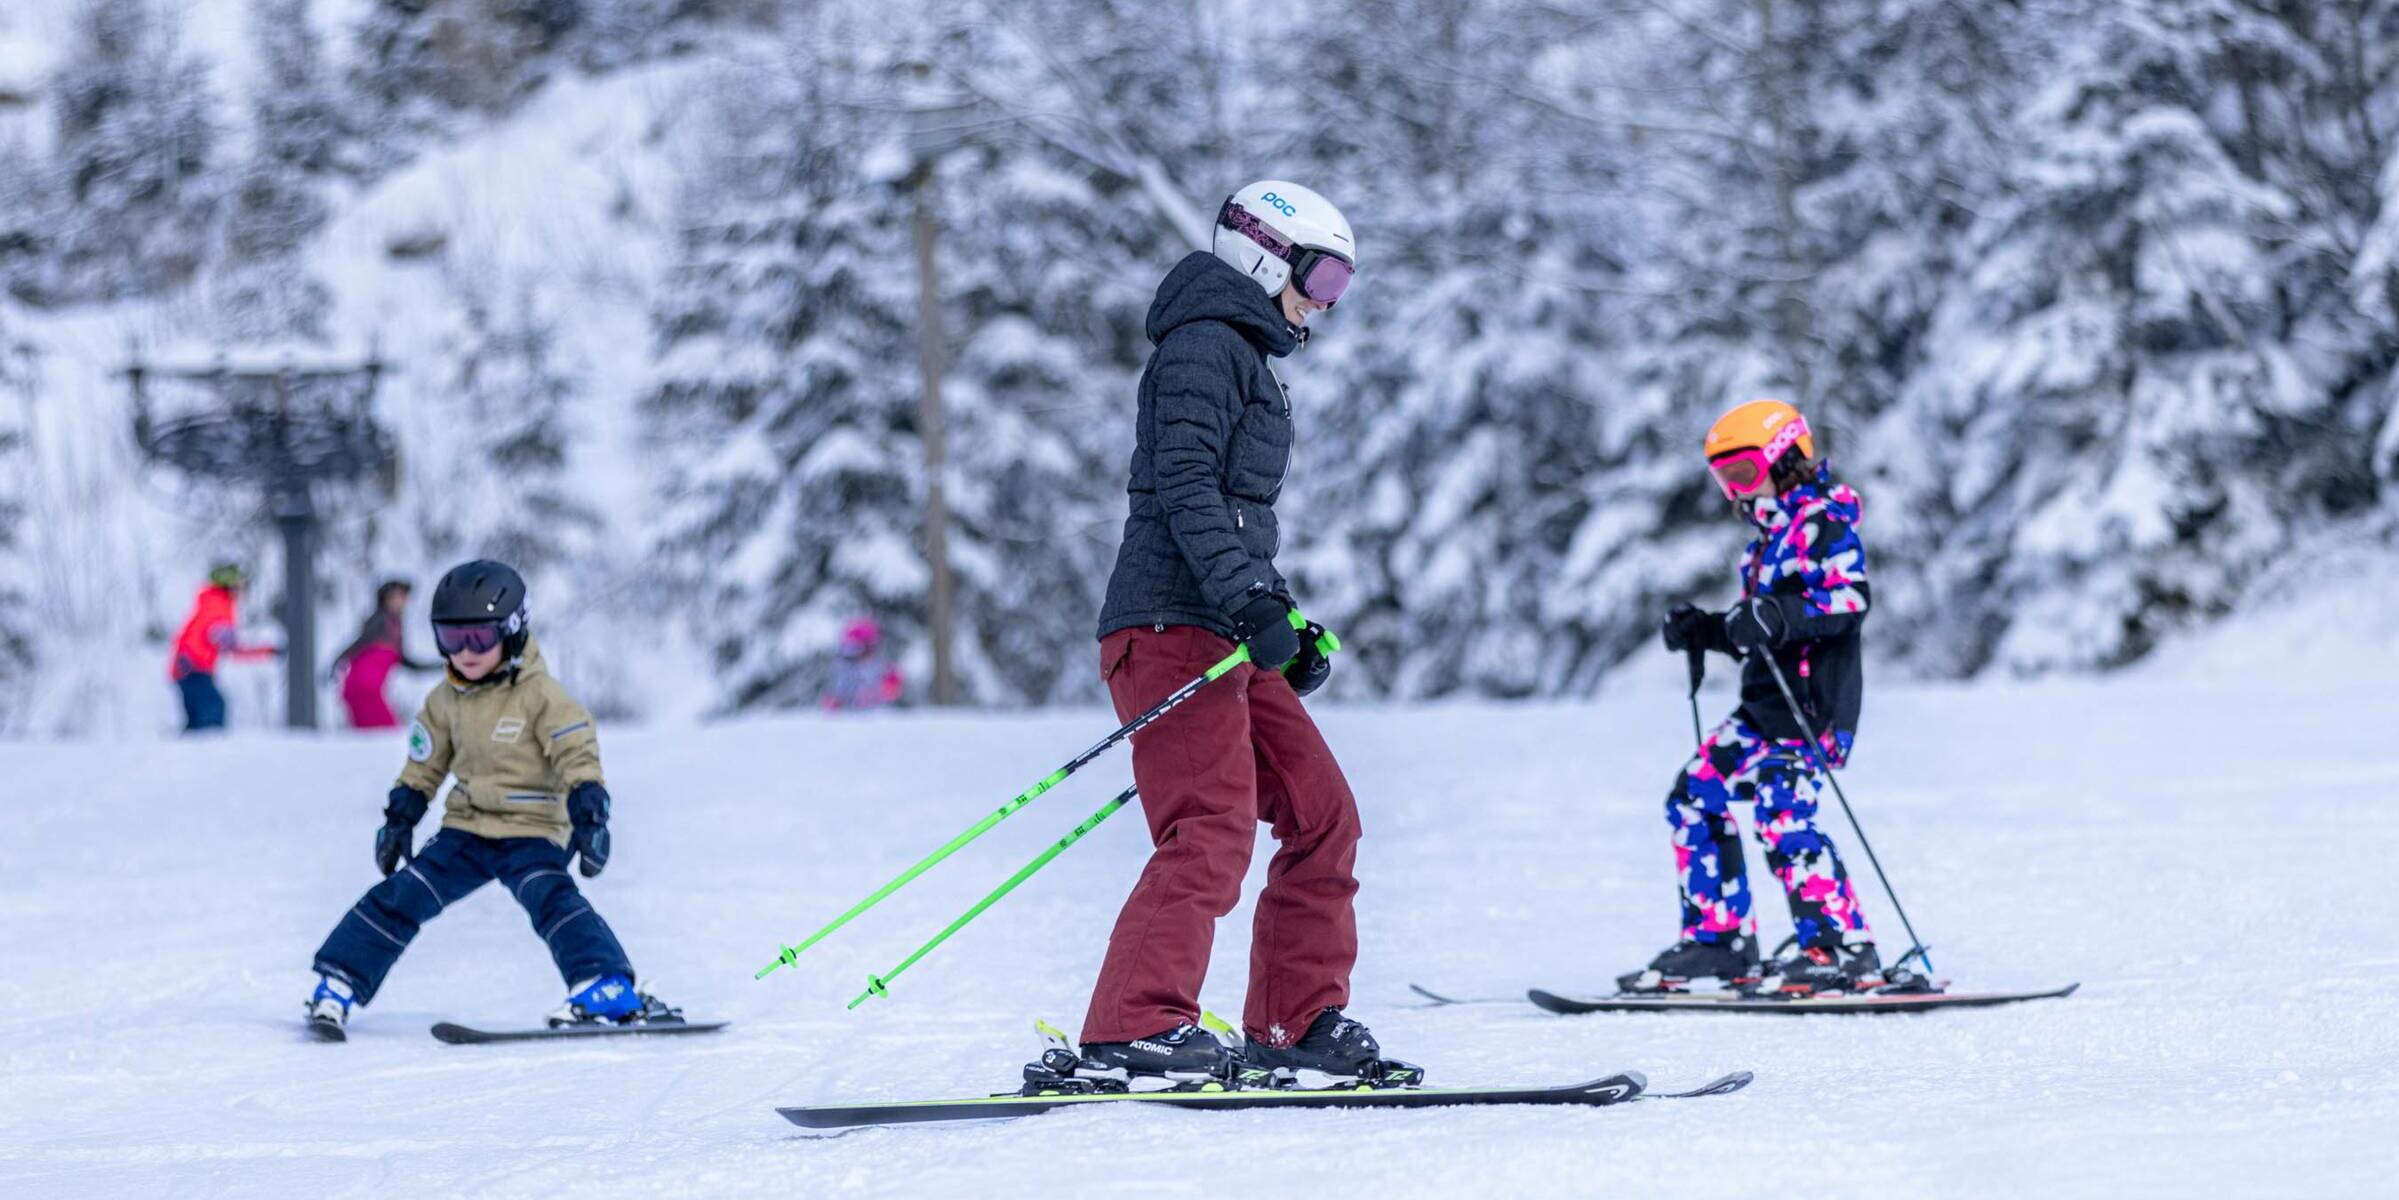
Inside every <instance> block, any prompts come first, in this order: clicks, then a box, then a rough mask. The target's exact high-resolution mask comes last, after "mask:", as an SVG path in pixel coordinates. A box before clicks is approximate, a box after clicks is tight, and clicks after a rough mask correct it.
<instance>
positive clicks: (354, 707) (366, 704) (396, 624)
mask: <svg viewBox="0 0 2399 1200" xmlns="http://www.w3.org/2000/svg"><path fill="white" fill-rule="evenodd" d="M414 591H415V589H414V588H412V587H411V586H410V585H409V582H408V581H407V580H405V579H386V580H384V581H383V583H382V584H381V585H380V586H378V587H377V588H376V589H375V608H374V611H372V612H370V613H368V614H367V619H366V621H365V623H364V624H362V625H360V626H359V627H358V636H357V637H355V638H352V639H350V644H349V645H347V646H344V647H342V652H341V653H339V654H337V655H334V656H333V674H334V677H335V678H337V679H339V680H340V681H341V690H342V706H343V707H344V708H347V709H349V710H350V727H351V728H352V729H398V728H399V727H400V715H399V714H398V713H395V712H393V711H392V706H391V702H390V701H389V700H386V699H385V698H384V696H383V683H384V680H386V679H388V678H390V677H391V673H392V668H393V667H406V668H408V669H409V670H411V671H438V670H440V669H441V663H439V662H437V661H434V660H431V659H425V660H419V659H414V658H410V657H408V649H407V647H406V645H404V644H403V643H404V640H405V639H404V638H403V637H402V634H401V630H402V628H403V624H402V618H403V617H404V616H405V615H406V614H407V612H408V597H409V596H410V595H411V594H412V593H413V592H414Z"/></svg>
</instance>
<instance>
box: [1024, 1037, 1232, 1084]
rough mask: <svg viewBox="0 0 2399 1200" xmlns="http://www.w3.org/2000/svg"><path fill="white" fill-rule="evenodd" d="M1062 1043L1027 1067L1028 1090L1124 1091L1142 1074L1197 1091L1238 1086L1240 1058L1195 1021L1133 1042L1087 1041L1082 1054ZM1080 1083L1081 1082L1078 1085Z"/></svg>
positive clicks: (1061, 1040) (1059, 1040)
mask: <svg viewBox="0 0 2399 1200" xmlns="http://www.w3.org/2000/svg"><path fill="white" fill-rule="evenodd" d="M1052 1040H1053V1041H1056V1042H1058V1043H1059V1044H1058V1045H1057V1046H1056V1047H1054V1048H1052V1049H1051V1050H1050V1051H1049V1052H1048V1053H1046V1054H1043V1055H1042V1056H1041V1061H1040V1062H1037V1063H1033V1064H1030V1065H1028V1066H1027V1067H1026V1068H1025V1093H1026V1094H1027V1095H1039V1094H1041V1093H1040V1092H1039V1091H1037V1090H1036V1089H1037V1088H1038V1087H1045V1086H1051V1085H1062V1086H1057V1087H1055V1088H1054V1089H1053V1090H1064V1091H1068V1092H1075V1091H1101V1092H1122V1091H1127V1090H1130V1088H1131V1086H1132V1081H1133V1080H1134V1079H1137V1078H1148V1079H1165V1080H1169V1081H1171V1082H1172V1083H1174V1084H1176V1085H1177V1086H1181V1087H1189V1088H1192V1089H1195V1090H1202V1089H1209V1088H1210V1085H1214V1086H1215V1087H1230V1086H1233V1085H1234V1083H1235V1082H1236V1080H1237V1077H1238V1075H1239V1073H1240V1066H1241V1063H1240V1059H1239V1057H1238V1056H1236V1055H1235V1054H1234V1053H1233V1048H1232V1047H1230V1046H1227V1045H1225V1044H1224V1043H1223V1042H1221V1041H1218V1040H1217V1038H1216V1035H1215V1034H1213V1033H1210V1032H1208V1031H1207V1030H1205V1029H1202V1028H1200V1027H1199V1026H1197V1025H1194V1024H1191V1023H1190V1022H1184V1023H1183V1024H1181V1025H1177V1026H1175V1027H1174V1028H1172V1029H1169V1030H1167V1031H1165V1032H1164V1033H1153V1034H1151V1035H1150V1036H1148V1037H1143V1038H1134V1039H1133V1040H1132V1041H1129V1042H1085V1043H1084V1044H1083V1048H1082V1051H1081V1053H1076V1052H1075V1051H1073V1050H1071V1049H1069V1048H1067V1046H1066V1045H1065V1039H1064V1037H1063V1036H1062V1035H1059V1036H1053V1038H1052ZM1077 1084H1080V1085H1081V1086H1075V1085H1077Z"/></svg>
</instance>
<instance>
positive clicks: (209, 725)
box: [167, 563, 282, 733]
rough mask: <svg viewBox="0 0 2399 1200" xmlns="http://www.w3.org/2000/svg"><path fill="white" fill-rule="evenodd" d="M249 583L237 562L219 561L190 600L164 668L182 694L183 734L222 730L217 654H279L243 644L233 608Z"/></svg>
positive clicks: (252, 656) (270, 648) (268, 648)
mask: <svg viewBox="0 0 2399 1200" xmlns="http://www.w3.org/2000/svg"><path fill="white" fill-rule="evenodd" d="M249 584H250V573H249V572H248V571H245V570H243V569H242V568H241V567H240V566H239V565H237V564H234V563H218V564H217V565H216V566H214V567H211V568H209V572H208V585H207V586H206V587H203V588H201V589H200V595H199V597H198V598H197V599H195V600H193V601H192V615H191V617H190V619H189V620H186V621H185V622H184V623H183V632H181V633H178V634H176V635H175V659H174V661H173V662H172V663H170V664H168V667H167V677H168V678H169V679H172V680H174V681H175V687H176V690H178V691H180V692H182V693H183V731H184V732H185V733H197V732H199V731H200V730H203V729H223V728H224V727H225V693H223V692H221V691H218V690H217V678H216V671H217V656H218V655H220V654H229V655H232V656H233V657H235V658H248V659H256V658H273V657H275V656H276V655H278V654H281V653H282V651H281V650H279V649H277V648H276V647H273V646H254V645H244V644H243V643H242V640H241V630H240V619H239V618H238V617H237V616H236V615H235V610H236V607H237V606H238V605H239V604H240V603H241V596H242V589H243V588H245V587H248V586H249Z"/></svg>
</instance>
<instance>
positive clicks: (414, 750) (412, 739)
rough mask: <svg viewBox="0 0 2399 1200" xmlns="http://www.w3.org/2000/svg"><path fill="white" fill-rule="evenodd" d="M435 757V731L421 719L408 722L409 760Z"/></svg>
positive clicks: (419, 760)
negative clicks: (428, 727)
mask: <svg viewBox="0 0 2399 1200" xmlns="http://www.w3.org/2000/svg"><path fill="white" fill-rule="evenodd" d="M431 757H433V733H432V731H430V730H428V729H426V728H425V723H424V722H423V721H421V720H419V721H410V722H409V723H408V761H410V762H423V761H425V760H426V759H428V758H431Z"/></svg>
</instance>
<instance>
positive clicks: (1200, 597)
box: [1078, 180, 1413, 1080]
mask: <svg viewBox="0 0 2399 1200" xmlns="http://www.w3.org/2000/svg"><path fill="white" fill-rule="evenodd" d="M1356 262H1357V251H1356V244H1355V242H1354V241H1353V240H1352V237H1351V234H1350V227H1349V222H1348V221H1347V220H1345V219H1343V217H1342V215H1341V213H1340V212H1339V211H1338V210H1337V209H1335V208H1334V207H1333V206H1332V205H1331V204H1330V203H1328V202H1327V201H1326V200H1325V199H1324V197H1322V196H1319V195H1317V194H1316V193H1315V192H1312V191H1310V190H1308V189H1307V188H1304V187H1300V186H1297V185H1295V184H1291V183H1285V182H1280V181H1276V180H1266V181H1262V182H1259V183H1253V184H1251V185H1249V186H1248V187H1245V188H1243V189H1241V190H1240V191H1239V192H1236V193H1234V194H1233V195H1232V196H1231V197H1229V198H1227V199H1226V200H1225V202H1224V204H1223V206H1222V207H1221V208H1220V209H1219V210H1218V212H1217V218H1216V230H1215V235H1214V244H1213V248H1212V251H1210V252H1194V253H1193V254H1191V255H1189V256H1188V257H1186V258H1184V259H1183V261H1182V262H1180V263H1178V264H1176V266H1175V267H1174V269H1173V270H1172V271H1171V272H1169V273H1168V275H1167V276H1166V279H1165V282H1163V283H1161V284H1160V285H1159V287H1158V294H1157V298H1156V300H1155V301H1153V302H1152V304H1151V305H1150V310H1149V318H1148V321H1147V332H1148V334H1149V338H1150V341H1151V342H1152V343H1153V344H1154V345H1155V347H1156V349H1155V350H1154V351H1153V352H1152V354H1151V355H1150V361H1149V366H1148V368H1147V369H1146V370H1145V371H1144V372H1143V373H1142V377H1141V385H1140V393H1139V407H1138V413H1137V416H1136V425H1135V427H1134V449H1133V459H1132V469H1131V479H1130V482H1129V483H1128V484H1127V487H1126V491H1127V493H1128V495H1129V501H1130V513H1129V515H1128V516H1127V517H1126V519H1125V526H1124V541H1123V544H1122V545H1121V546H1120V548H1119V549H1118V551H1117V557H1116V567H1115V570H1114V572H1113V574H1112V575H1111V576H1110V577H1109V580H1108V594H1107V599H1106V602H1105V604H1104V606H1103V607H1102V609H1101V612H1100V622H1099V633H1100V677H1101V678H1102V679H1103V680H1104V681H1106V683H1107V685H1108V694H1109V697H1110V698H1111V699H1112V700H1113V701H1114V703H1115V706H1116V711H1117V715H1118V717H1119V719H1123V720H1130V719H1131V718H1132V717H1133V716H1134V715H1136V714H1138V713H1140V712H1142V711H1143V710H1145V709H1148V708H1149V707H1151V706H1152V705H1154V704H1156V703H1157V702H1158V701H1160V700H1162V699H1164V698H1165V697H1166V696H1167V695H1168V694H1169V693H1171V692H1173V691H1174V690H1175V689H1177V688H1179V687H1181V686H1182V685H1183V684H1185V683H1188V682H1189V681H1191V680H1192V679H1193V678H1195V677H1197V676H1198V675H1200V674H1201V673H1203V672H1205V671H1206V670H1207V669H1208V668H1209V667H1211V666H1213V665H1214V664H1215V663H1217V662H1219V661H1220V660H1222V659H1223V658H1225V657H1226V656H1227V655H1229V654H1231V653H1232V651H1233V647H1234V645H1235V644H1236V643H1239V644H1243V645H1246V646H1248V647H1249V662H1247V663H1244V664H1243V665H1241V666H1239V667H1237V668H1235V669H1234V670H1233V672H1231V673H1230V674H1228V675H1226V676H1224V677H1223V678H1221V679H1219V680H1217V681H1216V682H1214V683H1211V684H1209V685H1208V686H1206V687H1205V688H1203V689H1201V690H1200V691H1199V692H1198V694H1196V695H1195V696H1193V697H1192V698H1191V699H1190V700H1189V701H1188V702H1186V703H1185V704H1184V705H1183V706H1182V707H1181V708H1179V709H1177V710H1176V711H1175V712H1173V713H1172V714H1170V715H1168V716H1167V717H1165V718H1164V719H1162V720H1160V721H1159V722H1158V723H1157V724H1155V725H1153V726H1151V727H1150V728H1148V729H1146V730H1143V731H1142V732H1140V733H1136V734H1134V735H1133V779H1134V782H1135V783H1137V784H1138V785H1140V788H1141V803H1142V808H1143V811H1144V813H1145V815H1146V816H1147V818H1148V821H1149V828H1150V837H1151V840H1152V842H1153V844H1154V845H1155V846H1156V849H1155V851H1154V852H1153V853H1152V854H1151V856H1150V860H1149V865H1148V866H1147V867H1145V868H1144V869H1143V871H1142V874H1141V881H1140V883H1139V884H1137V885H1136V886H1135V887H1134V889H1133V894H1132V896H1131V898H1130V899H1128V900H1126V901H1125V906H1124V910H1123V912H1122V914H1121V915H1119V916H1118V918H1117V921H1116V927H1115V930H1114V932H1113V933H1111V934H1110V936H1109V939H1108V953H1107V957H1106V959H1105V961H1104V962H1103V963H1102V965H1101V967H1100V973H1099V979H1098V981H1097V983H1096V984H1095V985H1094V987H1093V989H1092V996H1091V1008H1090V1011H1089V1012H1088V1013H1087V1014H1086V1016H1085V1017H1084V1021H1083V1031H1082V1047H1081V1062H1080V1066H1079V1067H1078V1071H1079V1073H1082V1074H1086V1075H1093V1076H1101V1077H1113V1078H1117V1079H1124V1078H1127V1077H1130V1076H1135V1075H1140V1076H1167V1077H1173V1078H1183V1079H1195V1078H1199V1077H1218V1078H1222V1077H1228V1076H1230V1075H1231V1074H1232V1073H1233V1072H1234V1071H1236V1070H1239V1069H1244V1068H1247V1069H1254V1070H1260V1071H1272V1070H1275V1069H1278V1068H1289V1069H1291V1070H1293V1071H1298V1070H1301V1069H1306V1070H1310V1071H1315V1072H1322V1073H1324V1074H1327V1075H1331V1076H1336V1077H1348V1078H1357V1077H1370V1078H1376V1079H1383V1080H1391V1079H1395V1078H1400V1076H1399V1075H1398V1074H1397V1070H1399V1069H1405V1070H1409V1071H1413V1068H1407V1067H1406V1066H1405V1064H1388V1063H1385V1062H1384V1060H1383V1059H1382V1057H1381V1052H1380V1050H1379V1049H1378V1048H1377V1047H1376V1045H1375V1040H1374V1038H1373V1036H1372V1035H1371V1034H1369V1033H1368V1032H1367V1030H1366V1027H1365V1026H1363V1025H1361V1024H1359V1023H1358V1022H1356V1021H1354V1020H1350V1019H1348V1018H1346V1017H1344V1016H1343V1015H1342V1011H1341V1010H1342V1007H1343V1006H1344V1005H1346V1004H1347V1003H1348V1002H1349V973H1350V967H1351V965H1352V963H1353V962H1355V960H1356V958H1357V952H1358V933H1357V919H1356V916H1355V914H1354V912H1353V911H1352V901H1353V899H1354V897H1355V895H1356V893H1357V889H1358V884H1357V880H1356V879H1355V877H1354V876H1353V875H1352V865H1353V863H1354V862H1355V860H1356V857H1357V842H1358V832H1359V825H1358V806H1357V801H1356V799H1355V798H1354V797H1353V796H1352V795H1351V794H1350V789H1349V783H1348V781H1347V780H1345V779H1344V778H1343V777H1342V774H1341V768H1340V766H1339V764H1337V763H1335V762H1334V761H1333V753H1332V751H1331V750H1330V749H1329V748H1327V747H1326V745H1325V742H1324V738H1323V736H1322V735H1320V734H1319V733H1318V732H1317V730H1316V725H1315V723H1314V722H1313V721H1311V720H1310V719H1309V717H1308V711H1307V709H1305V708H1304V707H1302V706H1301V705H1300V702H1299V698H1300V696H1302V695H1305V694H1307V693H1308V692H1311V691H1314V690H1315V689H1316V688H1317V687H1318V686H1320V685H1321V684H1322V683H1323V682H1324V680H1325V677H1326V676H1327V675H1328V674H1329V673H1330V672H1331V669H1332V665H1331V663H1330V661H1329V660H1327V659H1326V658H1325V657H1324V656H1323V655H1322V654H1321V653H1318V652H1317V651H1316V648H1315V646H1314V643H1313V639H1312V638H1311V639H1310V640H1309V641H1308V643H1307V644H1305V645H1303V643H1302V639H1301V637H1300V636H1299V634H1298V632H1297V631H1295V629H1294V627H1293V624H1294V617H1293V611H1294V605H1293V601H1292V598H1291V590H1290V587H1289V585H1287V584H1286V583H1285V582H1284V579H1283V576H1282V575H1281V573H1280V572H1278V571H1276V570H1275V565H1274V555H1275V550H1276V548H1277V547H1278V546H1279V545H1280V544H1281V537H1280V534H1279V530H1278V525H1277V520H1276V515H1275V510H1274V503H1275V499H1276V497H1277V496H1278V495H1280V494H1281V492H1282V488H1283V475H1284V471H1285V469H1286V468H1287V467H1288V466H1289V464H1290V459H1291V444H1292V419H1291V401H1290V397H1289V395H1288V393H1287V392H1286V391H1285V389H1284V388H1283V385H1282V382H1281V380H1280V379H1279V378H1278V377H1277V376H1276V374H1275V371H1274V368H1273V365H1272V361H1273V360H1274V359H1276V358H1280V357H1283V356H1285V355H1288V354H1290V353H1291V352H1292V351H1293V350H1296V349H1298V348H1299V347H1300V345H1302V344H1303V343H1304V342H1305V341H1306V339H1307V323H1308V319H1309V318H1310V317H1312V316H1314V315H1315V314H1317V313H1319V312H1323V311H1325V310H1327V309H1330V308H1331V307H1333V304H1334V303H1335V302H1336V301H1338V300H1339V299H1340V298H1341V294H1342V292H1343V290H1344V289H1345V288H1347V287H1348V285H1349V280H1350V276H1351V273H1352V271H1353V270H1354V269H1355V265H1356ZM1261 821H1264V822H1267V823H1269V824H1270V825H1271V826H1272V827H1273V830H1274V835H1275V838H1276V840H1277V841H1278V842H1280V843H1281V848H1280V849H1279V850H1277V851H1276V853H1275V856H1274V860H1273V863H1272V865H1271V866H1270V867H1269V868H1268V871H1267V878H1266V888H1265V891H1264V892H1263V893H1262V894H1261V895H1260V896H1259V897H1258V911H1257V920H1256V923H1255V925H1254V927H1253V933H1252V935H1251V942H1250V976H1249V997H1248V1000H1247V1003H1246V1006H1245V1008H1244V1009H1243V1025H1244V1027H1245V1032H1246V1034H1247V1038H1248V1040H1247V1044H1246V1046H1244V1047H1242V1048H1241V1049H1240V1050H1239V1051H1235V1050H1234V1049H1232V1048H1229V1047H1227V1046H1225V1045H1223V1044H1222V1043H1220V1042H1218V1041H1217V1039H1216V1038H1215V1037H1214V1036H1212V1035H1210V1034H1209V1033H1207V1032H1206V1031H1204V1030H1202V1029H1201V1027H1200V1025H1199V1024H1198V1022H1199V1018H1200V1004H1199V993H1200V985H1201V982H1202V981H1203V979H1204V978H1205V976H1206V974H1207V968H1208V951H1209V948H1210V946H1211V945H1212V944H1213V943H1214V941H1215V930H1216V920H1217V918H1219V917H1222V916H1224V915H1225V914H1226V913H1228V912H1230V911H1231V910H1232V908H1233V906H1234V904H1236V903H1237V902H1238V901H1239V900H1240V898H1241V879H1242V876H1243V874H1244V873H1245V872H1246V871H1247V870H1248V867H1249V861H1250V848H1251V845H1252V844H1253V842H1254V841H1255V839H1256V830H1257V825H1258V823H1259V822H1261Z"/></svg>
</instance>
